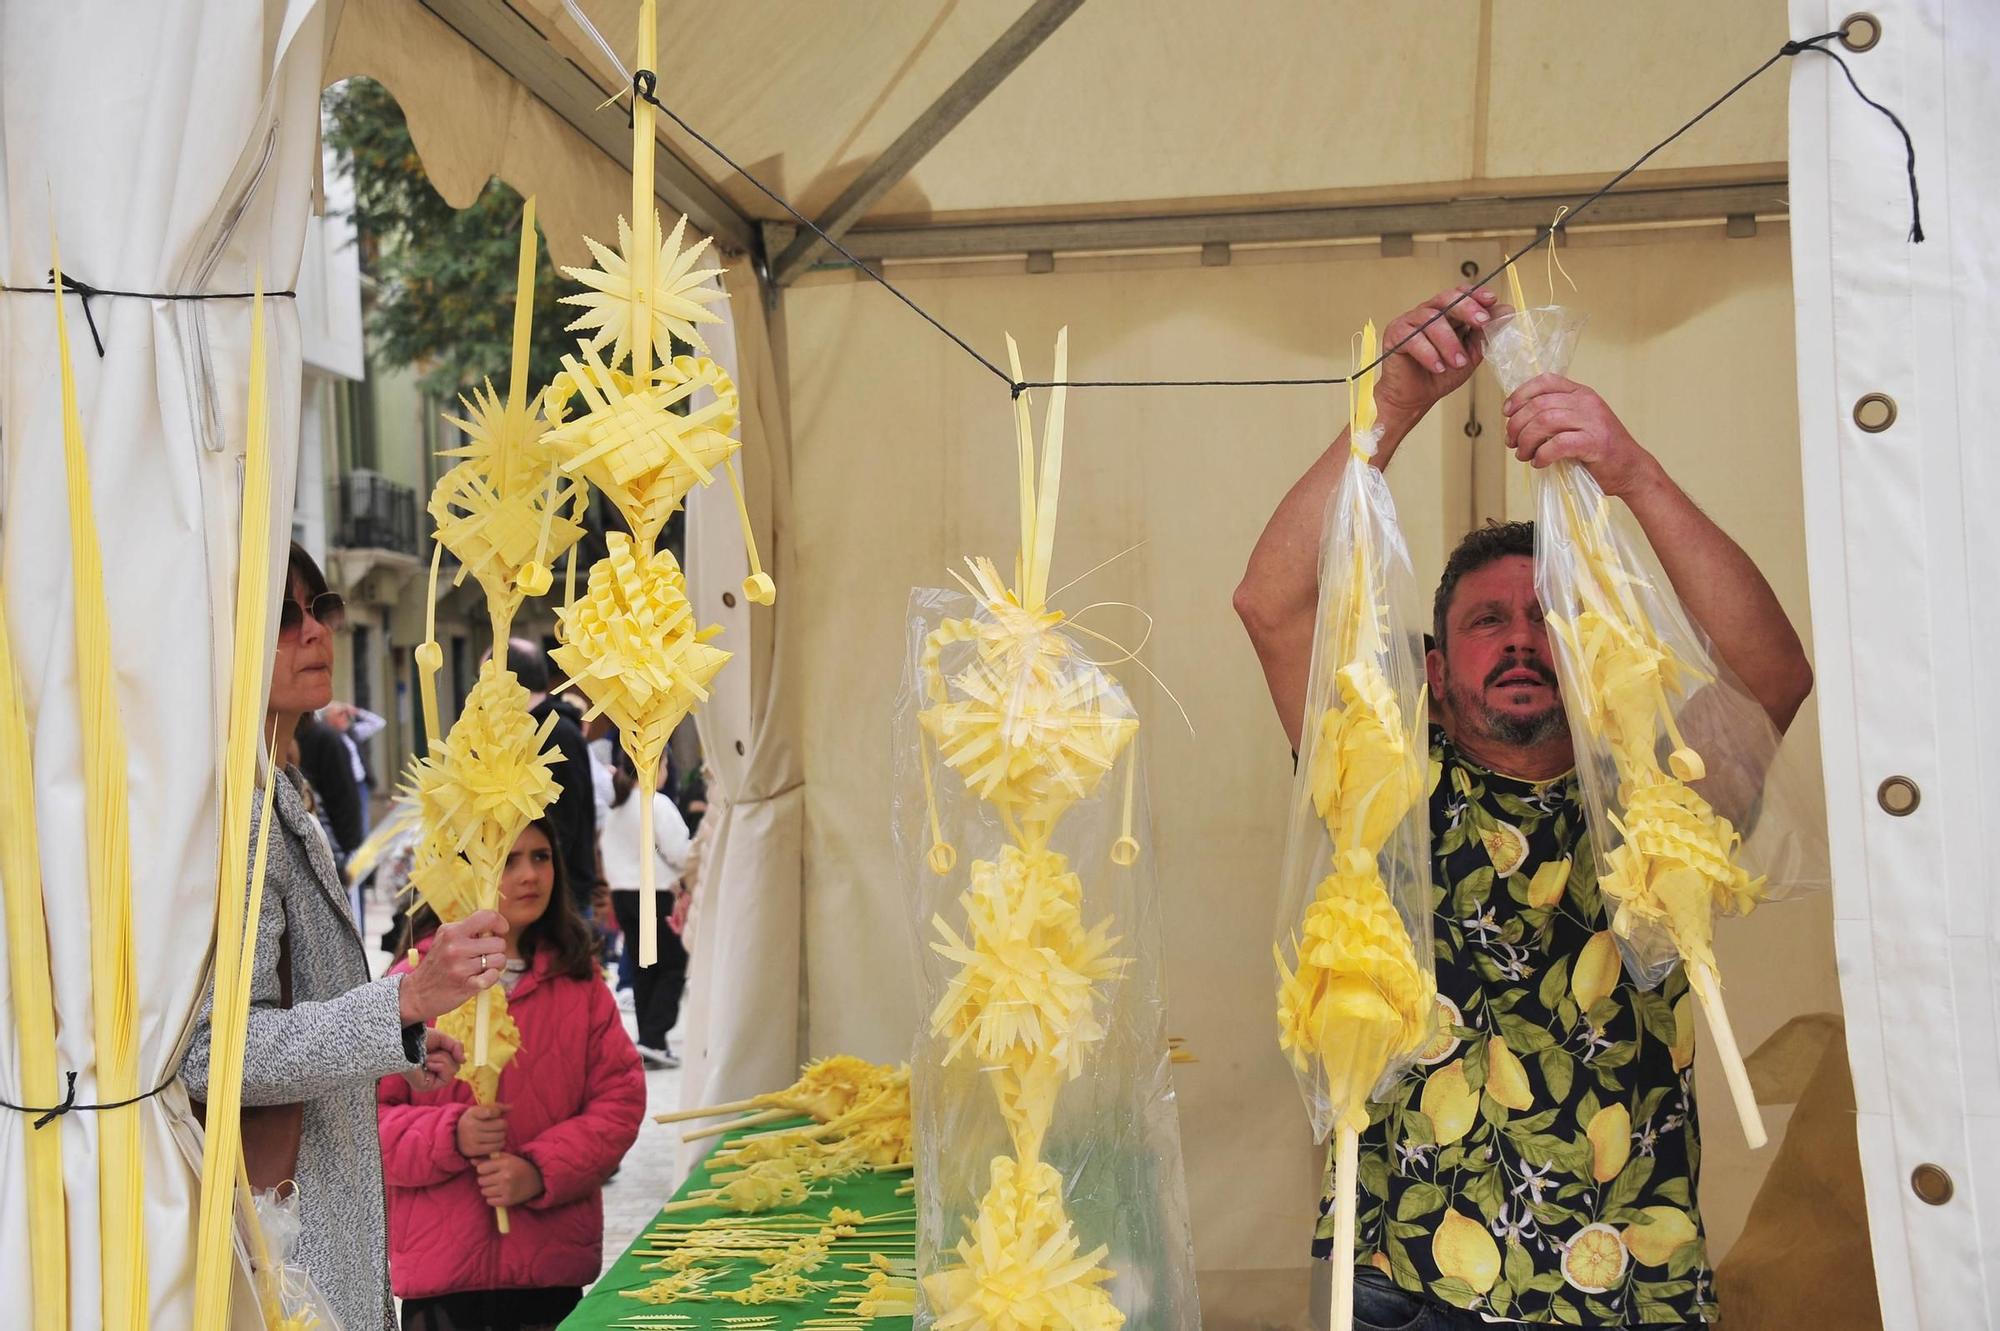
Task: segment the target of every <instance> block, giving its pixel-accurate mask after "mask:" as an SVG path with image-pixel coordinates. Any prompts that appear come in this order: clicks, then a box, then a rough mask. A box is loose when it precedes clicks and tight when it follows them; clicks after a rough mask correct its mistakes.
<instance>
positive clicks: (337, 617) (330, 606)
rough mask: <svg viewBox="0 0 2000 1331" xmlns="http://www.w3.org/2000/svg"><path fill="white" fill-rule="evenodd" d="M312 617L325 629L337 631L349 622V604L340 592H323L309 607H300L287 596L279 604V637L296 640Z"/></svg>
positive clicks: (314, 598) (313, 599)
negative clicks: (308, 616) (307, 619)
mask: <svg viewBox="0 0 2000 1331" xmlns="http://www.w3.org/2000/svg"><path fill="white" fill-rule="evenodd" d="M307 615H311V616H312V617H313V619H314V620H316V621H317V622H318V623H319V626H320V627H321V628H323V629H329V630H337V629H339V628H340V626H341V625H342V624H345V623H346V622H347V602H346V600H344V599H343V598H342V597H341V595H340V593H339V592H321V593H320V594H319V595H318V596H315V597H313V598H312V602H311V604H309V605H300V604H299V603H298V602H297V601H294V600H293V599H292V598H291V597H289V596H287V597H286V598H285V599H284V600H282V601H280V602H279V603H278V636H279V637H280V638H296V637H297V636H298V635H299V630H300V629H302V628H304V627H305V624H306V616H307Z"/></svg>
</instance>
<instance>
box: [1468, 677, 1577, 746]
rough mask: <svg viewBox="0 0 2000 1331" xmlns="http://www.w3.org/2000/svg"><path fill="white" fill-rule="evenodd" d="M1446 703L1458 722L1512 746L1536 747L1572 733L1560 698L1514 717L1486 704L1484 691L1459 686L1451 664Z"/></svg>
mask: <svg viewBox="0 0 2000 1331" xmlns="http://www.w3.org/2000/svg"><path fill="white" fill-rule="evenodd" d="M1445 703H1446V704H1447V705H1448V706H1449V707H1450V708H1451V716H1452V719H1453V721H1455V722H1456V723H1457V724H1458V725H1461V726H1465V727H1467V728H1469V729H1471V730H1472V731H1473V732H1474V733H1475V734H1477V735H1479V736H1480V737H1481V738H1482V739H1487V740H1491V741H1493V742H1494V743H1497V744H1505V745H1507V746H1509V747H1510V748H1517V749H1531V748H1535V747H1538V746H1540V745H1543V744H1547V743H1548V742H1549V741H1551V740H1553V739H1556V738H1558V737H1560V736H1564V735H1567V734H1568V733H1569V717H1568V716H1567V715H1565V714H1564V712H1563V707H1562V702H1561V701H1560V699H1558V701H1557V702H1555V703H1554V704H1552V705H1551V706H1549V707H1547V708H1545V709H1543V710H1542V711H1539V712H1536V713H1534V714H1533V715H1530V716H1515V715H1513V714H1511V713H1508V712H1502V711H1499V710H1497V709H1495V708H1492V707H1489V706H1487V704H1486V698H1485V694H1484V690H1481V691H1480V692H1479V693H1472V692H1470V691H1468V690H1465V689H1462V688H1460V687H1459V685H1458V684H1457V683H1456V682H1455V681H1454V680H1452V679H1451V676H1450V667H1449V665H1447V666H1446V682H1445Z"/></svg>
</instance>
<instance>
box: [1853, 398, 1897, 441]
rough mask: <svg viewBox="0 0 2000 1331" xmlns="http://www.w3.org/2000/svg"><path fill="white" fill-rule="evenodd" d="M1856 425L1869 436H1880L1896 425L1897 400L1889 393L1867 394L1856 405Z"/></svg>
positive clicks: (1858, 399) (1856, 401) (1857, 400)
mask: <svg viewBox="0 0 2000 1331" xmlns="http://www.w3.org/2000/svg"><path fill="white" fill-rule="evenodd" d="M1854 423H1855V424H1856V425H1858V426H1860V427H1861V428H1862V429H1863V430H1865V431H1866V432H1867V433H1869V434H1880V433H1882V431H1884V430H1886V429H1888V428H1889V427H1890V426H1892V425H1894V424H1895V423H1896V399H1895V398H1893V397H1890V396H1889V395H1888V394H1887V393H1865V394H1863V395H1862V396H1861V397H1859V398H1857V399H1856V400H1855V403H1854Z"/></svg>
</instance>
